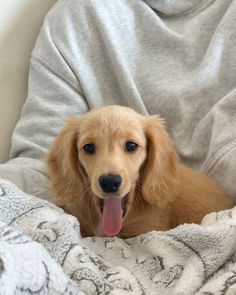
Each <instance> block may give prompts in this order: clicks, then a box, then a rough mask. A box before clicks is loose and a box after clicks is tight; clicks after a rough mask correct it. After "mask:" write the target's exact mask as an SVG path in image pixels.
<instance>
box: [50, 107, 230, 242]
mask: <svg viewBox="0 0 236 295" xmlns="http://www.w3.org/2000/svg"><path fill="white" fill-rule="evenodd" d="M47 164H48V167H49V172H50V176H51V180H52V188H53V191H54V194H55V197H56V200H57V203H58V204H59V205H60V206H62V207H63V208H64V209H65V210H66V211H67V212H69V213H71V214H73V215H75V216H76V217H78V219H79V221H80V224H81V233H82V235H83V236H92V235H100V236H103V235H107V236H115V235H118V236H120V237H125V238H127V237H132V236H136V235H138V234H141V233H145V232H147V231H150V230H168V229H170V228H173V227H176V226H177V225H179V224H183V223H200V222H201V219H202V218H203V217H204V215H206V214H207V213H209V212H212V211H219V210H223V209H227V208H231V207H232V204H231V201H230V199H229V198H228V196H227V195H226V193H225V192H224V191H223V190H222V189H221V188H220V187H219V186H218V185H217V184H216V183H215V182H214V181H213V180H211V179H209V178H208V177H207V176H204V175H201V174H199V173H197V172H195V171H193V170H192V169H190V168H187V167H185V166H183V165H182V164H180V162H179V159H178V156H177V154H176V151H175V148H174V144H173V142H172V141H171V139H170V137H169V135H168V134H167V132H166V130H165V128H164V125H163V122H162V120H161V119H160V118H158V117H157V116H149V117H144V116H142V115H140V114H138V113H136V112H135V111H134V110H132V109H130V108H127V107H121V106H106V107H102V108H99V109H95V110H92V111H90V112H88V113H87V114H85V115H84V116H82V117H81V118H72V119H70V120H69V121H68V123H67V125H66V127H65V128H64V130H62V132H61V133H60V134H59V135H58V137H57V138H56V140H55V142H54V144H53V146H52V149H51V151H50V153H49V154H48V157H47Z"/></svg>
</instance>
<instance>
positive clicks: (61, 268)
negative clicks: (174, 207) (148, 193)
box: [0, 179, 236, 295]
mask: <svg viewBox="0 0 236 295" xmlns="http://www.w3.org/2000/svg"><path fill="white" fill-rule="evenodd" d="M0 294H9V295H10V294H68V295H69V294H70V295H73V294H114V295H118V294H127V295H128V294H130V295H131V294H132V295H139V294H140V295H141V294H143V295H144V294H147V295H152V294H162V295H165V294H171V295H172V294H181V295H183V294H187V295H191V294H205V295H210V294H214V295H215V294H236V209H232V210H227V211H224V212H220V213H218V214H215V213H212V214H210V215H208V216H207V217H206V218H205V219H204V221H203V224H202V225H201V226H199V225H194V224H185V225H182V226H179V227H177V228H175V229H173V230H170V231H168V232H154V231H153V232H150V233H148V234H145V235H141V236H138V237H136V238H132V239H127V240H121V239H118V238H86V239H83V238H81V236H80V231H79V223H78V221H77V220H76V219H75V218H74V217H72V216H70V215H67V214H65V213H63V211H62V210H61V209H59V208H57V207H56V206H54V205H52V204H50V203H48V202H47V201H44V200H41V199H38V198H36V197H34V196H30V195H27V194H25V193H23V192H22V191H20V190H19V189H18V188H17V187H16V186H15V185H13V184H12V183H10V182H8V181H6V180H3V179H0Z"/></svg>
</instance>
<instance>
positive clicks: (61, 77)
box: [0, 22, 88, 197]
mask: <svg viewBox="0 0 236 295" xmlns="http://www.w3.org/2000/svg"><path fill="white" fill-rule="evenodd" d="M49 31H50V24H48V22H45V24H44V26H43V28H42V30H41V33H40V36H39V38H38V41H37V43H36V46H35V48H34V51H33V53H32V58H31V63H30V72H29V84H28V97H27V100H26V103H25V105H24V107H23V110H22V115H21V118H20V120H19V122H18V124H17V126H16V128H15V130H14V133H13V137H12V149H11V154H10V160H9V161H8V162H7V163H6V164H2V165H0V177H2V178H7V179H9V180H10V181H12V182H13V183H15V184H16V185H18V186H19V187H20V188H21V189H22V190H24V191H25V192H27V193H30V194H33V195H36V196H40V197H47V192H48V178H47V172H46V169H45V164H44V157H45V154H46V152H47V150H48V148H49V146H50V145H51V143H52V141H53V139H54V137H55V136H56V135H57V133H58V132H59V131H60V129H61V128H62V126H63V125H64V122H65V120H66V119H67V118H68V117H69V116H71V115H80V114H82V113H84V112H86V111H87V110H88V106H87V104H86V101H85V99H84V96H83V93H82V90H81V87H80V84H79V81H78V80H77V78H76V77H75V76H74V75H73V72H72V70H71V69H70V67H69V66H68V64H67V62H66V60H65V59H64V57H63V56H62V55H61V54H60V53H59V51H58V50H57V48H56V46H55V44H54V43H53V41H52V39H51V36H50V33H49Z"/></svg>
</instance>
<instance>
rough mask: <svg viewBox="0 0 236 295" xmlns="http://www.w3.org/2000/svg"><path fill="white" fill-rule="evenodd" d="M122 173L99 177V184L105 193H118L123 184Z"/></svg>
mask: <svg viewBox="0 0 236 295" xmlns="http://www.w3.org/2000/svg"><path fill="white" fill-rule="evenodd" d="M121 182H122V178H121V176H120V175H114V174H110V173H109V174H106V175H101V176H100V177H99V185H100V187H101V189H102V190H103V191H104V192H105V193H116V192H117V191H118V190H119V188H120V186H121Z"/></svg>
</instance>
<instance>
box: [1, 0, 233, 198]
mask: <svg viewBox="0 0 236 295" xmlns="http://www.w3.org/2000/svg"><path fill="white" fill-rule="evenodd" d="M235 22H236V0H225V1H221V0H199V1H195V0H188V1H187V0H178V1H168V0H146V1H142V0H130V1H128V0H117V1H110V0H58V1H57V3H56V4H55V6H54V7H53V9H52V10H51V11H50V12H49V13H48V15H47V17H46V18H45V21H44V24H43V27H42V29H41V32H40V34H39V37H38V40H37V42H36V45H35V47H34V49H33V52H32V57H31V65H30V74H29V86H28V97H27V100H26V103H25V105H24V107H23V111H22V116H21V118H20V120H19V122H18V124H17V126H16V128H15V131H14V133H13V137H12V150H11V159H10V160H9V161H8V162H7V163H6V164H2V165H1V166H0V177H3V178H7V179H9V180H10V181H12V182H13V183H15V184H17V185H18V186H19V187H20V188H21V189H22V190H24V191H25V192H27V193H29V194H32V195H36V196H39V197H42V198H48V196H49V195H50V193H49V180H48V175H47V170H46V167H45V164H44V160H43V159H44V157H45V154H46V153H47V151H48V149H49V147H50V146H51V144H52V142H53V140H54V138H55V136H56V135H57V134H58V133H59V131H60V130H61V128H62V127H63V125H64V123H65V120H66V119H67V118H68V117H70V116H72V115H77V116H80V115H82V114H84V113H85V112H87V111H88V110H90V109H92V108H95V107H100V106H104V105H108V104H118V105H125V106H129V107H132V108H134V109H135V110H136V111H138V112H140V113H142V114H144V115H148V114H159V115H160V117H162V118H164V119H165V121H166V127H167V130H168V132H169V133H170V135H171V137H172V138H173V140H174V142H175V144H176V148H177V150H178V153H179V155H180V157H181V159H182V161H183V162H184V163H185V164H187V165H189V166H190V167H192V168H195V169H198V170H201V171H203V172H204V173H206V174H208V175H210V176H211V177H213V178H215V179H216V180H217V181H218V182H219V183H220V184H221V185H222V186H223V187H224V188H225V189H226V191H227V192H228V193H229V194H230V195H231V197H232V198H234V199H235V200H236V185H235V175H236V173H235V167H236V89H235V86H236V47H235V42H236V26H235Z"/></svg>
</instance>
